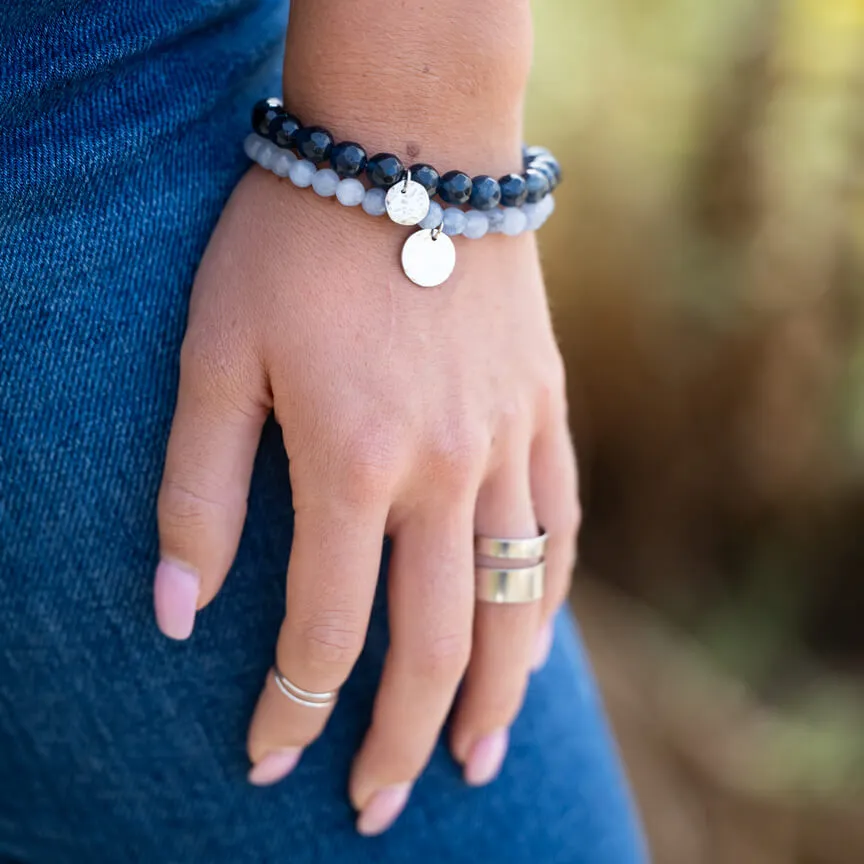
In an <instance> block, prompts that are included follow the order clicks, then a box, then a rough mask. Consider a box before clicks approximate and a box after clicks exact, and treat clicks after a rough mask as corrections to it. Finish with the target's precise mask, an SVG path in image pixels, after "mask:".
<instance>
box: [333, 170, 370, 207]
mask: <svg viewBox="0 0 864 864" xmlns="http://www.w3.org/2000/svg"><path fill="white" fill-rule="evenodd" d="M365 194H366V187H365V186H364V185H363V184H362V183H361V182H360V181H359V180H357V179H356V178H354V177H346V178H345V179H344V180H340V181H339V185H338V186H337V187H336V197H337V198H338V199H339V203H340V204H343V205H344V206H345V207H356V206H357V205H358V204H362V203H363V196H364V195H365Z"/></svg>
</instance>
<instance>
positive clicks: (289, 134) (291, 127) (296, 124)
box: [267, 111, 303, 150]
mask: <svg viewBox="0 0 864 864" xmlns="http://www.w3.org/2000/svg"><path fill="white" fill-rule="evenodd" d="M302 125H303V124H302V123H301V122H300V121H299V120H298V119H297V118H296V117H295V116H294V115H293V114H289V113H288V112H287V111H281V112H280V113H279V114H277V115H276V116H275V117H274V118H273V119H272V120H271V121H270V129H269V132H268V133H267V134H268V135H269V137H270V140H271V141H272V142H273V143H274V144H275V145H276V146H277V147H282V148H284V149H286V150H287V149H290V148H291V147H293V146H294V136H295V135H296V134H297V131H298V130H299V129H300V127H301V126H302Z"/></svg>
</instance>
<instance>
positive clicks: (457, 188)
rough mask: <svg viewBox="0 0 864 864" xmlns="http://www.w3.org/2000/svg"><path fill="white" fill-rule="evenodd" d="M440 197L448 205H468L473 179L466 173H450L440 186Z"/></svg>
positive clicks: (443, 178)
mask: <svg viewBox="0 0 864 864" xmlns="http://www.w3.org/2000/svg"><path fill="white" fill-rule="evenodd" d="M438 197H439V198H440V199H441V200H442V201H446V202H447V203H448V204H467V203H468V199H469V198H470V197H471V178H470V177H469V176H468V175H467V174H466V173H465V172H464V171H448V172H447V173H446V174H445V175H444V176H443V177H442V178H441V181H440V183H439V184H438Z"/></svg>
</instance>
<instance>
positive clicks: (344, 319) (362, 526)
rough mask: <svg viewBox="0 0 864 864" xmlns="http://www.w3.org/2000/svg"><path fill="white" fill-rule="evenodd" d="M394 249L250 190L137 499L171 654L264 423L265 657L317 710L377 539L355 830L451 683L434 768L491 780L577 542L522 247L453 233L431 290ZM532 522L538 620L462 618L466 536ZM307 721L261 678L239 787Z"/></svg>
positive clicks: (569, 459)
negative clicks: (440, 277)
mask: <svg viewBox="0 0 864 864" xmlns="http://www.w3.org/2000/svg"><path fill="white" fill-rule="evenodd" d="M405 236H406V230H405V229H401V228H399V227H397V226H396V225H394V224H392V223H391V222H389V220H387V219H386V217H382V218H379V219H373V218H371V217H369V216H367V215H366V214H364V213H362V212H361V211H360V210H359V208H358V209H357V210H356V211H346V210H345V209H344V208H342V207H341V206H339V205H338V204H336V203H335V201H333V200H329V201H325V200H322V199H319V198H317V196H315V195H314V193H312V192H311V190H308V191H299V190H297V189H294V188H293V187H292V186H291V185H290V184H289V183H288V182H287V181H280V180H278V179H277V178H276V177H274V176H272V175H270V174H267V173H266V172H263V171H261V170H260V169H257V168H256V169H253V170H252V171H250V172H249V174H248V175H247V176H246V177H245V178H244V179H243V181H242V182H241V183H240V185H239V186H238V187H237V189H236V191H235V192H234V195H233V197H232V198H231V201H230V202H229V204H228V206H227V208H226V210H225V211H224V214H223V216H222V218H221V220H220V222H219V225H218V227H217V229H216V231H215V233H214V235H213V238H212V240H211V242H210V245H209V247H208V249H207V252H206V254H205V256H204V259H203V261H202V263H201V267H200V270H199V272H198V276H197V279H196V282H195V286H194V290H193V295H192V303H191V309H190V315H189V325H188V331H187V334H186V339H185V342H184V345H183V350H182V356H181V375H180V392H179V398H178V403H177V411H176V416H175V419H174V426H173V429H172V432H171V437H170V442H169V446H168V454H167V461H166V466H165V475H164V479H163V483H162V488H161V492H160V496H159V529H160V536H161V547H162V556H163V564H161V565H160V569H159V571H158V574H157V579H156V586H155V591H156V608H157V616H158V619H159V621H160V625H161V626H162V627H163V630H164V631H165V632H166V634H167V635H169V636H173V637H175V638H185V637H186V636H188V635H189V633H190V632H191V629H192V624H193V619H194V614H195V611H194V610H195V608H196V607H197V608H198V609H201V608H203V607H205V606H206V605H207V604H208V603H209V602H210V601H211V600H212V599H213V597H214V596H215V595H216V593H217V592H218V591H219V588H220V586H221V584H222V582H223V580H224V579H225V576H226V573H227V571H228V569H229V567H230V565H231V562H232V560H233V558H234V555H235V553H236V549H237V545H238V542H239V538H240V533H241V529H242V526H243V521H244V516H245V505H246V498H247V494H248V489H249V482H250V475H251V472H252V463H253V458H254V455H255V452H256V449H257V446H258V442H259V437H260V432H261V427H262V424H263V423H264V420H265V419H266V417H267V416H268V414H269V412H270V410H271V409H272V410H274V411H275V414H276V418H277V420H278V421H279V423H280V425H281V427H282V432H283V437H284V442H285V448H286V451H287V453H288V456H289V459H290V475H291V476H290V480H291V485H292V489H293V497H294V506H295V511H296V513H295V535H294V540H293V547H292V551H291V558H290V565H289V568H288V589H287V604H286V616H285V621H284V624H283V626H282V628H281V632H280V635H279V640H278V644H277V646H276V659H277V663H278V666H279V668H280V669H281V670H282V672H284V674H285V675H286V676H287V677H288V678H289V679H290V680H291V681H292V682H294V683H295V684H296V685H298V686H299V687H302V688H304V689H307V690H310V691H315V692H321V691H327V690H335V689H337V688H338V687H339V686H340V685H341V684H342V683H343V682H344V681H345V679H346V678H347V676H348V675H349V673H350V671H351V668H352V666H353V664H354V662H355V660H356V659H357V657H358V654H359V652H360V650H361V648H362V646H363V642H364V636H365V632H366V628H367V622H368V618H369V614H370V609H371V605H372V598H373V593H374V590H375V584H376V580H377V574H378V569H379V564H380V559H381V547H382V538H383V536H384V534H385V533H386V534H388V535H389V536H390V537H391V538H392V540H393V554H392V562H391V567H390V573H389V582H388V590H389V601H390V602H389V609H390V633H391V647H390V651H389V654H388V657H387V659H386V663H385V669H384V673H383V678H382V681H381V685H380V689H379V692H378V694H377V699H376V703H375V710H374V719H373V722H372V725H371V728H370V729H369V732H368V734H367V736H366V739H365V741H364V743H363V746H362V748H361V750H360V752H359V754H358V756H357V758H356V761H355V764H354V767H353V770H352V774H351V782H350V796H351V800H352V802H353V804H354V806H355V807H356V808H357V809H358V810H359V811H361V817H360V821H359V823H358V826H359V828H360V830H362V831H366V832H369V833H372V832H375V831H377V830H383V828H384V827H386V825H387V824H388V823H389V821H392V819H393V818H395V816H396V815H397V813H398V811H399V810H400V809H401V806H402V805H403V804H404V801H405V799H406V798H407V793H408V790H409V788H410V785H409V784H411V783H412V782H413V781H414V779H415V778H416V777H417V776H418V774H419V773H420V772H421V771H422V770H423V767H424V765H425V763H426V761H427V760H428V758H429V755H430V753H431V750H432V748H433V746H434V744H435V741H436V739H437V737H438V735H439V733H440V729H441V726H442V724H443V722H444V720H445V717H446V716H447V714H448V712H449V711H450V708H451V704H452V702H453V700H454V696H455V694H456V690H457V687H458V685H459V683H460V681H461V680H462V679H463V675H464V687H463V689H462V691H461V694H460V697H459V700H458V704H457V706H456V709H455V718H454V722H453V727H452V729H453V732H452V739H451V746H452V751H453V754H454V756H455V758H456V759H457V760H458V761H459V762H460V763H462V764H464V765H465V776H466V779H467V780H468V782H472V783H483V782H486V781H488V780H490V779H491V778H492V776H493V775H494V774H495V773H496V771H497V768H498V766H499V765H500V761H501V759H502V758H503V755H504V751H505V749H506V740H507V739H506V730H507V728H508V727H509V725H510V724H511V722H512V721H513V718H514V717H515V715H516V714H517V712H518V711H519V707H520V704H521V702H522V698H523V694H524V691H525V688H526V683H527V680H528V676H529V673H530V670H531V667H532V662H533V660H534V657H535V651H536V650H537V648H536V646H537V645H538V640H539V642H540V643H541V644H542V642H543V640H544V628H547V627H548V625H549V621H550V618H551V616H552V615H553V613H554V611H555V610H556V608H557V607H558V606H559V605H560V604H561V603H562V601H563V600H564V598H565V596H566V594H567V590H568V583H569V577H570V570H571V565H572V556H573V550H574V545H575V532H576V526H577V502H576V478H575V465H574V458H573V452H572V448H571V443H570V437H569V433H568V428H567V411H566V404H565V388H564V372H563V366H562V362H561V358H560V355H559V353H558V350H557V347H556V344H555V340H554V337H553V333H552V328H551V326H550V320H549V313H548V307H547V303H546V297H545V293H544V287H543V281H542V278H541V274H540V268H539V263H538V256H537V251H536V246H535V241H534V238H533V236H532V235H522V236H520V237H516V238H511V237H505V236H502V235H493V236H488V237H485V238H483V239H482V240H479V241H474V240H466V239H464V238H463V239H457V240H456V245H457V256H458V260H457V266H456V271H455V273H454V274H453V276H451V278H450V279H449V280H448V281H447V282H446V283H445V284H444V285H443V286H441V287H440V288H436V289H421V288H417V287H416V286H414V285H412V284H411V283H409V282H408V280H407V279H406V278H405V277H404V276H403V275H402V273H401V270H400V269H399V266H398V261H399V249H400V247H401V244H402V242H403V241H404V239H405ZM286 480H287V478H286ZM538 525H542V526H543V527H544V528H545V529H546V530H547V531H548V533H549V536H550V540H549V545H548V551H547V565H548V569H547V574H546V591H545V596H544V599H543V600H542V602H539V603H531V604H513V605H498V604H484V603H480V604H476V605H475V603H474V554H473V537H474V535H475V533H480V534H485V535H488V536H494V537H531V536H534V535H535V534H536V533H537V529H538ZM328 715H329V711H328V710H322V709H315V708H308V707H303V706H301V705H298V704H296V703H295V702H292V701H291V700H290V699H288V698H286V697H285V696H284V695H283V694H282V693H281V692H280V691H279V690H278V689H277V687H276V685H275V683H274V681H273V677H272V676H268V680H267V683H266V684H265V687H264V691H263V693H262V695H261V698H260V701H259V703H258V706H257V709H256V711H255V716H254V718H253V720H252V725H251V729H250V732H249V741H248V749H249V756H250V759H251V761H252V763H253V766H254V767H253V769H252V771H251V773H250V779H251V780H252V781H253V782H259V783H264V782H273V781H275V780H277V779H280V778H281V777H282V776H284V775H285V774H286V773H287V771H288V770H290V768H292V767H293V765H294V764H296V761H297V758H298V757H299V754H300V752H301V750H302V748H303V747H305V746H306V745H307V744H309V743H310V742H311V741H312V740H313V739H314V738H315V737H316V736H318V735H319V734H320V732H321V731H322V728H323V726H324V724H325V722H326V720H327V717H328Z"/></svg>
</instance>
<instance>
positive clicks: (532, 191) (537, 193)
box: [525, 168, 549, 204]
mask: <svg viewBox="0 0 864 864" xmlns="http://www.w3.org/2000/svg"><path fill="white" fill-rule="evenodd" d="M525 185H526V186H527V187H528V195H527V196H526V197H525V200H526V201H527V202H528V203H529V204H536V203H537V202H538V201H540V200H541V199H542V198H544V197H545V196H546V195H547V194H548V192H549V181H548V180H547V179H546V175H545V174H542V173H541V172H540V171H538V170H537V169H536V168H527V169H526V170H525Z"/></svg>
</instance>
